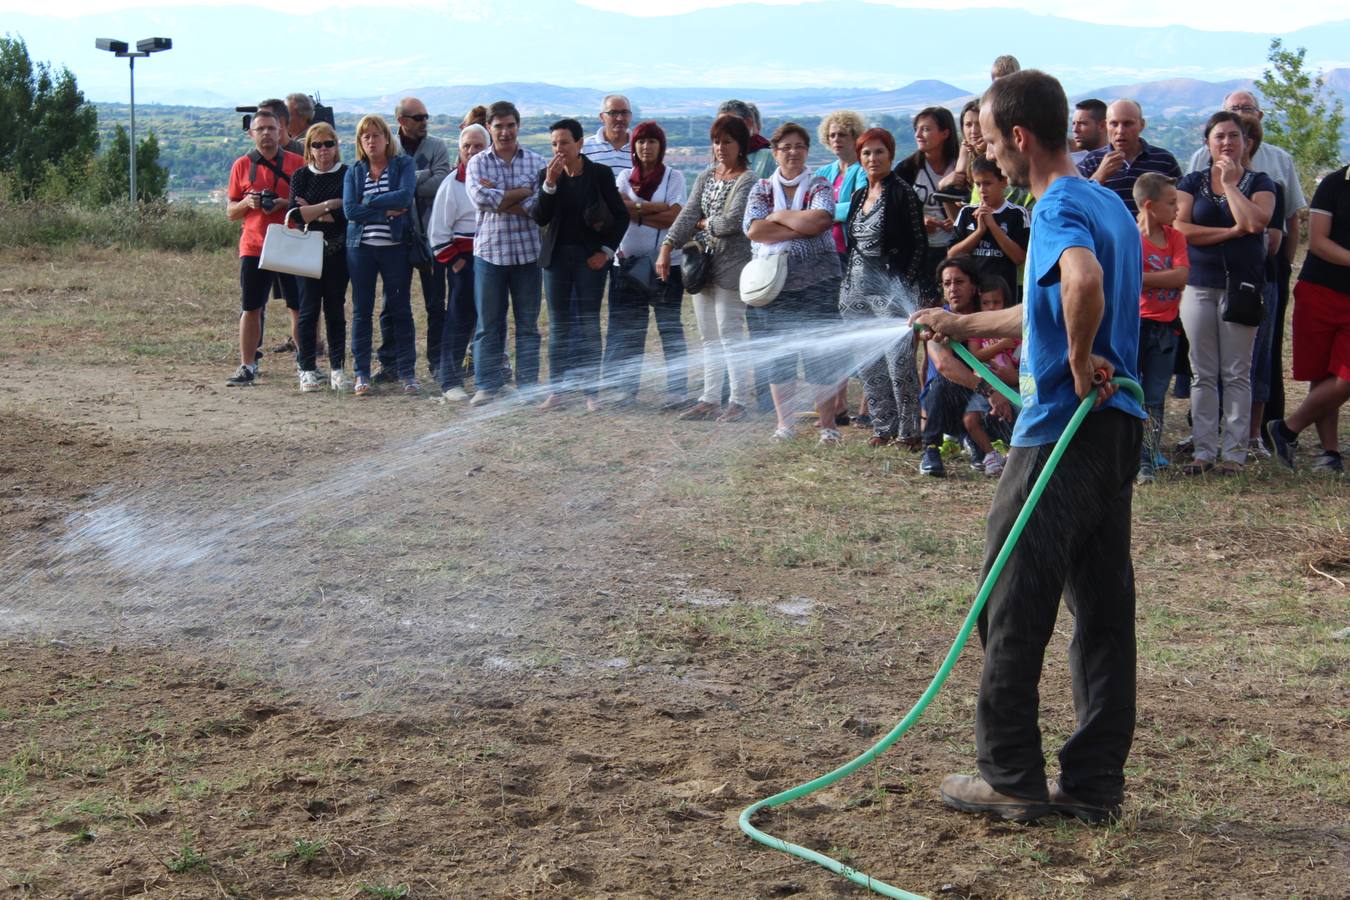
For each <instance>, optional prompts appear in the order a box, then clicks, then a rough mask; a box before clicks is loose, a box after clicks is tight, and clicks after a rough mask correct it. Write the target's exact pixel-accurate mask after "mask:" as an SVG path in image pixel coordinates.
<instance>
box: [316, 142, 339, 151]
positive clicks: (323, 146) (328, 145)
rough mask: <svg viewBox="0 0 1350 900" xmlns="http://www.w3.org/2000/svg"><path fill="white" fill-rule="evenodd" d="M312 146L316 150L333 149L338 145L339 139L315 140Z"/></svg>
mask: <svg viewBox="0 0 1350 900" xmlns="http://www.w3.org/2000/svg"><path fill="white" fill-rule="evenodd" d="M310 146H311V147H313V148H314V149H315V150H332V149H333V148H334V147H336V146H337V141H315V142H314V143H312V144H310Z"/></svg>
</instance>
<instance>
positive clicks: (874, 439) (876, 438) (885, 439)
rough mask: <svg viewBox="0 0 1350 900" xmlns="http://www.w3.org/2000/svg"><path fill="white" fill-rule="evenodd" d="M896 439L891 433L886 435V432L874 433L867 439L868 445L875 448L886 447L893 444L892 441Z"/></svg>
mask: <svg viewBox="0 0 1350 900" xmlns="http://www.w3.org/2000/svg"><path fill="white" fill-rule="evenodd" d="M894 440H895V438H893V437H891V436H890V435H886V434H874V435H872V436H871V437H870V438H868V439H867V446H869V447H874V448H875V447H886V446H889V445H890V444H891V442H892V441H894Z"/></svg>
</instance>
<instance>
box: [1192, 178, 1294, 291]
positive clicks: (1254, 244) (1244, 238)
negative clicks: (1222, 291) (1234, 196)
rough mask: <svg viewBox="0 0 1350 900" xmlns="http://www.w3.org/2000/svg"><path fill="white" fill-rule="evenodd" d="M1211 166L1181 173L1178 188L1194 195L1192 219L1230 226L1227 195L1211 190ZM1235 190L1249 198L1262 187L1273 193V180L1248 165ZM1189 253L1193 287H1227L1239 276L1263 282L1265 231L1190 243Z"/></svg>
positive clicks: (1206, 224) (1230, 214) (1239, 277)
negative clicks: (1219, 241) (1211, 241)
mask: <svg viewBox="0 0 1350 900" xmlns="http://www.w3.org/2000/svg"><path fill="white" fill-rule="evenodd" d="M1210 173H1211V170H1210V169H1200V170H1198V171H1195V172H1191V173H1190V174H1188V175H1183V176H1182V178H1181V180H1180V181H1178V182H1177V190H1178V191H1180V192H1182V193H1186V194H1190V195H1191V196H1192V197H1194V198H1195V201H1194V203H1193V204H1192V205H1191V221H1192V222H1194V223H1195V224H1196V225H1204V226H1207V227H1209V228H1232V227H1233V223H1234V219H1233V213H1232V212H1231V211H1230V210H1229V209H1228V199H1227V198H1226V197H1223V196H1219V195H1217V194H1215V193H1214V190H1213V188H1212V187H1211V179H1210ZM1237 190H1238V191H1240V192H1241V193H1242V195H1243V196H1244V197H1246V198H1247V199H1248V200H1250V199H1251V198H1252V197H1253V196H1254V195H1256V194H1259V193H1261V192H1263V191H1269V192H1270V193H1272V194H1273V193H1275V182H1274V181H1272V180H1271V178H1270V176H1269V175H1266V174H1265V173H1264V172H1253V171H1252V170H1251V169H1248V170H1247V171H1245V172H1243V173H1242V177H1240V178H1239V179H1238V183H1237ZM1188 254H1189V256H1190V260H1191V271H1190V275H1189V276H1188V283H1189V284H1190V285H1191V286H1192V287H1203V288H1227V287H1228V279H1230V278H1233V279H1240V280H1242V281H1249V282H1251V283H1252V284H1257V285H1260V284H1265V283H1266V234H1265V232H1264V231H1262V232H1261V233H1260V234H1244V235H1241V236H1239V237H1234V238H1229V239H1228V240H1226V241H1224V242H1223V243H1220V244H1205V245H1195V244H1192V245H1191V247H1190V249H1189V251H1188Z"/></svg>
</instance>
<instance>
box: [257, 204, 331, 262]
mask: <svg viewBox="0 0 1350 900" xmlns="http://www.w3.org/2000/svg"><path fill="white" fill-rule="evenodd" d="M293 212H298V210H295V209H293V210H291V211H290V212H288V213H286V219H285V220H283V221H281V222H280V223H274V224H272V225H268V226H267V233H266V234H265V235H263V248H262V256H261V257H260V258H259V259H258V268H260V269H267V270H268V271H269V272H282V273H284V274H286V275H300V276H301V277H304V278H318V277H319V276H321V275H322V274H323V233H322V232H319V231H310V230H309V225H308V224H306V225H305V227H304V228H303V229H299V230H297V229H294V228H288V227H286V221H288V220H289V219H290V217H291V213H293Z"/></svg>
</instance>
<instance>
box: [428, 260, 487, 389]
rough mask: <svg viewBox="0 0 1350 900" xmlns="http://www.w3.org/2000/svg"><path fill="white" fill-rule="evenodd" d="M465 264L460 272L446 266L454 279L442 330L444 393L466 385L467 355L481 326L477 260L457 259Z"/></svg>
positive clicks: (442, 385)
mask: <svg viewBox="0 0 1350 900" xmlns="http://www.w3.org/2000/svg"><path fill="white" fill-rule="evenodd" d="M460 260H463V261H464V265H463V266H461V267H460V270H459V271H458V272H456V271H454V270H453V265H454V263H452V264H451V265H449V266H446V267H445V270H446V272H447V273H448V274H449V278H450V294H449V300H448V302H447V303H446V309H445V324H444V326H443V327H442V329H441V355H440V361H441V362H440V364H441V367H440V369H439V371H438V372H437V377H438V378H439V379H440V382H441V390H443V391H448V390H450V389H451V388H453V387H463V386H464V353H465V351H467V350H468V349H469V341H470V340H472V339H473V329H474V326H475V325H477V324H478V310H477V308H476V307H475V306H474V302H473V269H474V258H473V257H472V256H468V255H461V256H457V257H455V260H454V262H459V261H460Z"/></svg>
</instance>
